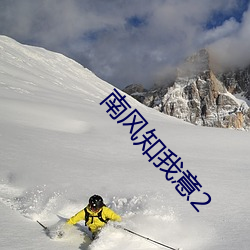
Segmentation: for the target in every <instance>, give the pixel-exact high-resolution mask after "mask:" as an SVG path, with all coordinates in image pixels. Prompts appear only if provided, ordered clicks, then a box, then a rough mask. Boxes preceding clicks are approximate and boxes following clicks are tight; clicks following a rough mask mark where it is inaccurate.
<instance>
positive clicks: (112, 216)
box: [67, 206, 122, 233]
mask: <svg viewBox="0 0 250 250" xmlns="http://www.w3.org/2000/svg"><path fill="white" fill-rule="evenodd" d="M85 209H87V212H88V213H89V218H88V221H85V223H86V225H87V226H88V228H89V230H90V231H91V232H92V233H95V232H97V231H98V230H99V229H100V228H102V227H103V226H104V225H105V224H106V223H105V222H104V221H108V220H112V221H121V220H122V219H121V217H120V216H119V215H118V214H116V213H115V212H114V211H113V210H111V209H110V208H108V207H106V206H103V207H102V208H101V209H100V210H99V211H97V212H93V211H91V210H90V209H89V208H88V207H86V208H85ZM100 211H102V212H101V217H102V219H103V220H104V221H102V220H100V219H99V218H98V214H100ZM80 220H85V211H84V209H82V210H81V211H79V212H78V213H77V214H75V215H74V216H72V217H71V218H70V219H69V220H68V221H67V224H70V225H74V224H76V223H77V222H79V221H80Z"/></svg>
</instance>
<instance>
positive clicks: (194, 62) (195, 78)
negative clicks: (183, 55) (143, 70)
mask: <svg viewBox="0 0 250 250" xmlns="http://www.w3.org/2000/svg"><path fill="white" fill-rule="evenodd" d="M124 92H126V93H127V94H129V95H131V96H133V97H134V98H135V99H137V100H138V101H140V102H141V103H143V104H145V105H146V106H148V107H152V108H154V109H157V110H158V111H160V112H162V113H165V114H167V115H170V116H174V117H177V118H180V119H182V120H184V121H187V122H190V123H192V124H195V125H201V126H209V127H220V128H234V129H243V130H248V129H249V128H250V108H249V106H248V104H247V102H248V103H249V100H250V66H249V67H246V68H244V69H234V70H227V71H223V72H222V71H220V72H219V71H218V70H215V69H214V68H213V65H212V63H211V60H210V55H209V52H208V51H207V50H206V49H202V50H200V51H199V52H198V53H196V54H194V55H192V56H191V57H189V58H187V59H186V60H185V62H184V63H183V64H182V65H181V66H180V67H179V68H178V69H177V73H176V78H175V80H174V82H173V83H172V84H171V85H169V84H168V85H164V84H163V85H161V86H154V87H153V88H151V89H150V90H146V89H144V88H143V86H142V85H139V84H132V85H129V86H127V87H126V88H125V89H124Z"/></svg>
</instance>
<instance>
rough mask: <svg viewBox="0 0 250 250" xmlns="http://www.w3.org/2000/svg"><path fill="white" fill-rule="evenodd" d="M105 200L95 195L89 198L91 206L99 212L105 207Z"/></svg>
mask: <svg viewBox="0 0 250 250" xmlns="http://www.w3.org/2000/svg"><path fill="white" fill-rule="evenodd" d="M103 205H104V204H103V199H102V197H101V196H99V195H96V194H95V195H93V196H91V197H90V198H89V206H90V208H91V209H93V210H98V209H100V208H102V207H103Z"/></svg>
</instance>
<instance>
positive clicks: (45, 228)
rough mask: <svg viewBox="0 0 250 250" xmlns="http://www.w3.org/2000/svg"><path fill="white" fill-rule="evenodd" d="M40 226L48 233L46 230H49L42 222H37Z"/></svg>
mask: <svg viewBox="0 0 250 250" xmlns="http://www.w3.org/2000/svg"><path fill="white" fill-rule="evenodd" d="M36 222H37V223H38V224H39V225H40V226H42V227H43V229H44V230H45V231H46V230H48V228H47V227H45V226H44V225H43V224H42V223H41V222H39V221H38V220H37V221H36Z"/></svg>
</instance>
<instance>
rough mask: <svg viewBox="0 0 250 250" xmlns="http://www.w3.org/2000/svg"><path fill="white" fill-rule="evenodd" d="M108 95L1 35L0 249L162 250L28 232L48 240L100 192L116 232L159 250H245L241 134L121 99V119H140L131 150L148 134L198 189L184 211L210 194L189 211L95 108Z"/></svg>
mask: <svg viewBox="0 0 250 250" xmlns="http://www.w3.org/2000/svg"><path fill="white" fill-rule="evenodd" d="M124 70H126V69H124ZM113 89H114V87H113V86H111V85H110V84H108V83H107V82H104V81H103V80H101V79H99V78H98V77H97V76H95V75H94V74H93V73H92V72H90V71H89V70H87V69H86V68H84V67H83V66H81V65H79V64H77V63H76V62H74V61H73V60H71V59H69V58H66V57H65V56H63V55H60V54H57V53H54V52H50V51H47V50H44V49H42V48H37V47H30V46H25V45H21V44H19V43H17V42H16V41H14V40H12V39H10V38H8V37H5V36H0V156H1V158H0V159H1V162H0V212H1V223H0V229H1V233H0V249H5V250H9V249H11V250H12V249H19V250H21V249H36V250H37V249H60V250H63V249H67V250H70V249H83V250H84V249H90V250H104V249H110V250H113V249H114V250H117V249H119V250H128V249H129V250H137V249H143V250H151V249H152V250H153V249H164V247H162V246H159V245H157V244H154V243H152V242H149V241H147V240H145V239H142V238H140V237H138V236H135V235H132V234H130V233H128V232H126V231H124V230H122V229H117V228H115V227H114V226H113V225H112V223H109V224H108V225H107V226H106V227H105V228H104V229H103V230H102V232H101V234H100V236H99V238H98V239H97V240H95V241H94V242H92V243H91V242H90V240H89V239H88V237H86V235H85V233H84V232H86V228H85V227H84V222H81V223H79V224H78V225H76V226H72V227H70V228H69V229H65V236H64V237H63V238H61V239H58V238H53V239H51V238H49V237H48V236H47V235H46V234H45V233H44V231H43V229H42V227H40V226H39V225H38V223H36V220H39V221H41V222H42V223H44V224H45V225H46V226H48V227H49V228H51V229H52V231H53V228H55V226H56V225H58V224H59V225H63V224H64V221H63V220H61V219H60V218H59V217H58V215H59V216H61V217H64V218H69V217H70V216H72V215H74V214H75V213H76V212H78V211H79V210H80V209H82V208H84V207H85V205H86V204H87V203H88V199H89V197H90V196H91V195H93V194H99V195H102V196H103V198H104V201H105V203H106V205H107V206H109V207H110V208H112V209H113V210H114V211H116V212H117V213H118V214H120V215H121V216H122V218H123V221H122V222H121V225H122V226H123V227H125V228H128V229H130V230H132V231H135V232H136V233H139V234H142V235H143V236H146V237H149V238H151V239H153V240H156V241H159V242H161V243H163V244H166V245H168V246H171V247H174V248H182V249H183V250H214V249H218V250H231V249H232V250H237V249H240V250H249V249H250V237H249V235H250V218H249V209H250V201H249V197H250V191H249V189H250V182H249V179H250V166H249V162H250V161H249V160H250V156H249V152H250V150H249V144H250V134H249V132H243V131H236V130H226V129H215V128H207V127H199V126H193V125H190V124H188V123H185V122H182V121H180V120H178V119H176V118H172V117H168V116H166V115H164V114H161V113H159V112H157V111H155V110H154V109H150V108H147V107H145V106H143V105H141V104H140V103H138V102H137V101H135V100H134V99H133V98H131V97H129V96H126V100H127V102H128V103H129V104H130V105H131V109H129V110H127V111H126V114H129V113H130V112H131V111H132V110H134V109H135V108H136V109H138V111H139V112H140V113H141V114H142V115H143V117H144V118H145V119H146V120H147V121H148V125H147V126H146V127H145V128H144V130H143V131H141V133H140V134H138V137H139V138H141V139H138V140H137V142H138V141H139V140H142V134H143V133H145V132H147V131H149V130H151V129H153V128H154V129H155V130H156V132H155V133H156V135H157V137H158V139H161V140H162V141H163V142H164V143H165V144H166V145H167V147H168V149H171V150H172V151H173V152H175V153H176V154H177V155H178V157H181V161H182V162H183V164H184V165H183V166H184V170H185V171H186V170H189V171H190V172H191V173H192V174H193V175H197V180H198V181H199V183H200V184H201V185H202V188H201V189H200V192H198V191H197V190H196V191H195V192H194V193H193V194H191V195H190V201H200V202H204V201H206V200H207V197H206V196H205V195H204V194H203V192H206V193H208V194H209V195H210V196H211V202H210V203H209V204H207V205H203V206H201V205H200V206H197V208H199V211H200V212H197V211H196V210H195V209H194V208H193V207H192V206H191V205H190V201H187V199H186V197H182V196H181V195H180V194H179V193H178V192H177V191H176V189H175V186H176V184H177V183H175V184H172V183H171V181H167V180H166V179H165V173H164V172H163V171H160V170H159V169H158V168H156V167H155V166H154V165H153V163H152V162H149V161H148V160H149V158H148V156H147V155H143V154H142V153H143V151H142V145H133V141H132V140H131V135H130V133H129V129H130V128H129V127H128V126H123V125H122V123H117V120H113V119H112V118H111V117H110V116H109V113H107V112H106V111H107V106H106V105H105V104H103V105H100V102H101V101H102V100H104V99H105V98H106V97H107V96H108V95H109V94H111V93H112V92H113ZM119 92H120V93H121V94H122V95H124V93H123V92H122V91H120V90H119ZM123 117H125V115H124V116H123ZM165 167H166V168H167V166H166V165H165ZM178 174H179V173H178ZM173 176H174V174H173ZM165 249H167V248H165Z"/></svg>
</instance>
